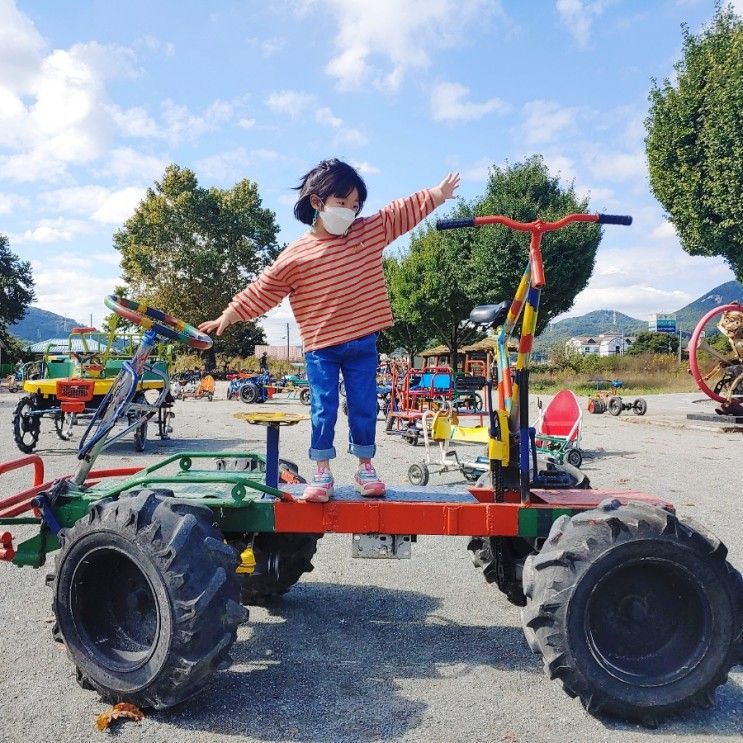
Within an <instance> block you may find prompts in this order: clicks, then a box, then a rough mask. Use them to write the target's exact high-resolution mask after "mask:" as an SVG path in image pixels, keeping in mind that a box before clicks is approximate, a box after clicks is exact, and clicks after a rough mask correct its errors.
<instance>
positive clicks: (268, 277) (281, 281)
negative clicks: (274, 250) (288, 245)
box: [230, 258, 293, 320]
mask: <svg viewBox="0 0 743 743" xmlns="http://www.w3.org/2000/svg"><path fill="white" fill-rule="evenodd" d="M288 273H289V271H288V266H287V262H286V261H282V260H281V258H279V259H278V260H277V261H276V262H275V263H274V264H272V265H270V266H268V268H266V269H265V270H264V271H263V273H262V274H261V275H260V276H259V277H258V278H257V279H256V280H255V281H254V282H253V283H252V284H248V285H247V286H246V287H245V288H244V289H243V290H242V291H241V292H239V293H238V294H235V296H234V297H233V298H232V301H231V302H230V307H232V309H233V310H235V312H237V316H238V317H239V318H240V319H241V320H255V318H257V317H260V316H261V315H265V314H266V312H268V311H269V310H270V309H271V308H272V307H276V305H277V304H279V303H280V302H281V300H282V299H283V298H284V297H286V296H287V295H288V294H289V293H290V292H291V291H292V289H293V287H292V286H291V284H290V283H289V280H288V278H287V275H288Z"/></svg>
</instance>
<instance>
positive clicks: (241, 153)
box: [194, 147, 280, 183]
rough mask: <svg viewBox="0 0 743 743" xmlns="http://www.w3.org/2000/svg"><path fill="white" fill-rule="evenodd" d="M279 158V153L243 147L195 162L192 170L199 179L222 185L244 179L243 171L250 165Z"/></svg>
mask: <svg viewBox="0 0 743 743" xmlns="http://www.w3.org/2000/svg"><path fill="white" fill-rule="evenodd" d="M279 157H280V155H279V153H278V152H275V151H274V150H268V149H255V150H246V149H245V148H244V147H236V148H235V149H232V150H227V151H226V152H218V153H216V154H214V155H209V156H208V157H203V158H201V159H200V160H197V161H196V162H195V163H194V169H195V172H196V174H197V176H198V177H199V179H206V180H211V181H219V182H223V183H224V182H227V181H235V180H239V179H240V178H244V177H245V171H246V169H247V168H248V167H249V166H250V165H254V164H255V163H257V162H266V161H270V160H276V159H278V158H279Z"/></svg>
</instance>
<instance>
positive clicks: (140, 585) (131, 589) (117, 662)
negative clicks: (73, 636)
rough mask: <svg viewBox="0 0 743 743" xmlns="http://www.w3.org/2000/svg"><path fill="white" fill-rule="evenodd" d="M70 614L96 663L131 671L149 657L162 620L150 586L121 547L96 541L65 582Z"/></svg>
mask: <svg viewBox="0 0 743 743" xmlns="http://www.w3.org/2000/svg"><path fill="white" fill-rule="evenodd" d="M112 576H115V579H114V580H112ZM82 589H84V590H82ZM70 614H71V619H72V622H73V624H74V626H75V628H76V630H77V632H78V634H79V636H80V638H81V640H82V641H83V644H84V645H85V646H86V650H87V652H88V653H89V654H90V655H91V657H92V658H93V659H94V660H95V662H96V663H98V664H100V665H103V666H104V667H106V668H108V669H110V670H112V671H117V672H122V671H124V672H130V671H134V670H136V669H137V668H140V667H141V666H143V665H144V664H145V663H147V661H148V660H149V659H150V658H151V657H152V654H153V652H154V650H155V646H156V644H157V638H158V635H159V633H160V623H161V619H160V611H159V608H158V604H157V600H156V598H155V592H154V589H153V587H152V584H151V583H150V581H149V579H148V578H147V576H146V575H145V573H143V572H142V570H141V569H140V568H139V567H138V566H137V565H136V564H135V563H134V562H133V561H132V560H131V559H130V558H129V557H128V556H127V555H125V554H124V553H123V552H121V551H120V550H118V549H115V548H113V547H101V548H99V549H94V550H91V551H90V552H88V553H87V554H86V555H85V557H84V559H81V560H80V561H79V562H78V564H77V566H76V568H75V572H74V574H73V576H72V581H71V584H70Z"/></svg>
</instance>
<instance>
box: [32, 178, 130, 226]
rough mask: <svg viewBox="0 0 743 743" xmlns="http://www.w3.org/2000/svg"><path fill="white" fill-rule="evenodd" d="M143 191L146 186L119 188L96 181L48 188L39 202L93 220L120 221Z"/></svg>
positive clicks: (103, 221) (107, 222)
mask: <svg viewBox="0 0 743 743" xmlns="http://www.w3.org/2000/svg"><path fill="white" fill-rule="evenodd" d="M144 195H145V189H144V188H142V187H138V186H129V187H127V188H122V189H119V190H112V189H110V188H106V187H105V186H96V185H89V186H73V187H71V188H59V189H56V190H54V191H45V192H43V193H41V194H40V195H39V202H40V203H41V204H42V205H43V206H44V207H46V208H49V209H54V210H56V211H57V212H66V213H69V214H78V215H84V216H86V217H89V218H90V219H92V220H93V221H94V222H102V223H104V224H116V225H118V224H121V223H122V222H125V221H126V220H127V219H128V218H129V217H130V216H131V215H132V213H133V212H134V209H135V208H136V206H137V204H138V203H139V201H140V200H141V199H142V198H143V197H144Z"/></svg>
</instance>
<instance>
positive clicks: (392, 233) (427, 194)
mask: <svg viewBox="0 0 743 743" xmlns="http://www.w3.org/2000/svg"><path fill="white" fill-rule="evenodd" d="M435 208H436V204H434V201H433V195H432V194H431V191H430V190H429V189H427V188H426V189H424V190H423V191H418V192H417V193H414V194H413V195H412V196H407V197H406V198H404V199H396V200H395V201H393V202H392V203H391V204H388V205H387V206H385V207H384V208H383V209H381V210H380V214H381V216H382V224H383V225H384V235H385V245H389V244H390V243H391V242H392V241H393V240H397V238H398V237H400V236H401V235H404V234H405V233H406V232H409V231H410V230H412V229H413V227H415V226H416V225H417V224H418V223H419V222H420V221H421V220H423V219H425V218H426V217H427V216H428V215H429V214H430V213H431V212H432V211H433V210H434V209H435Z"/></svg>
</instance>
